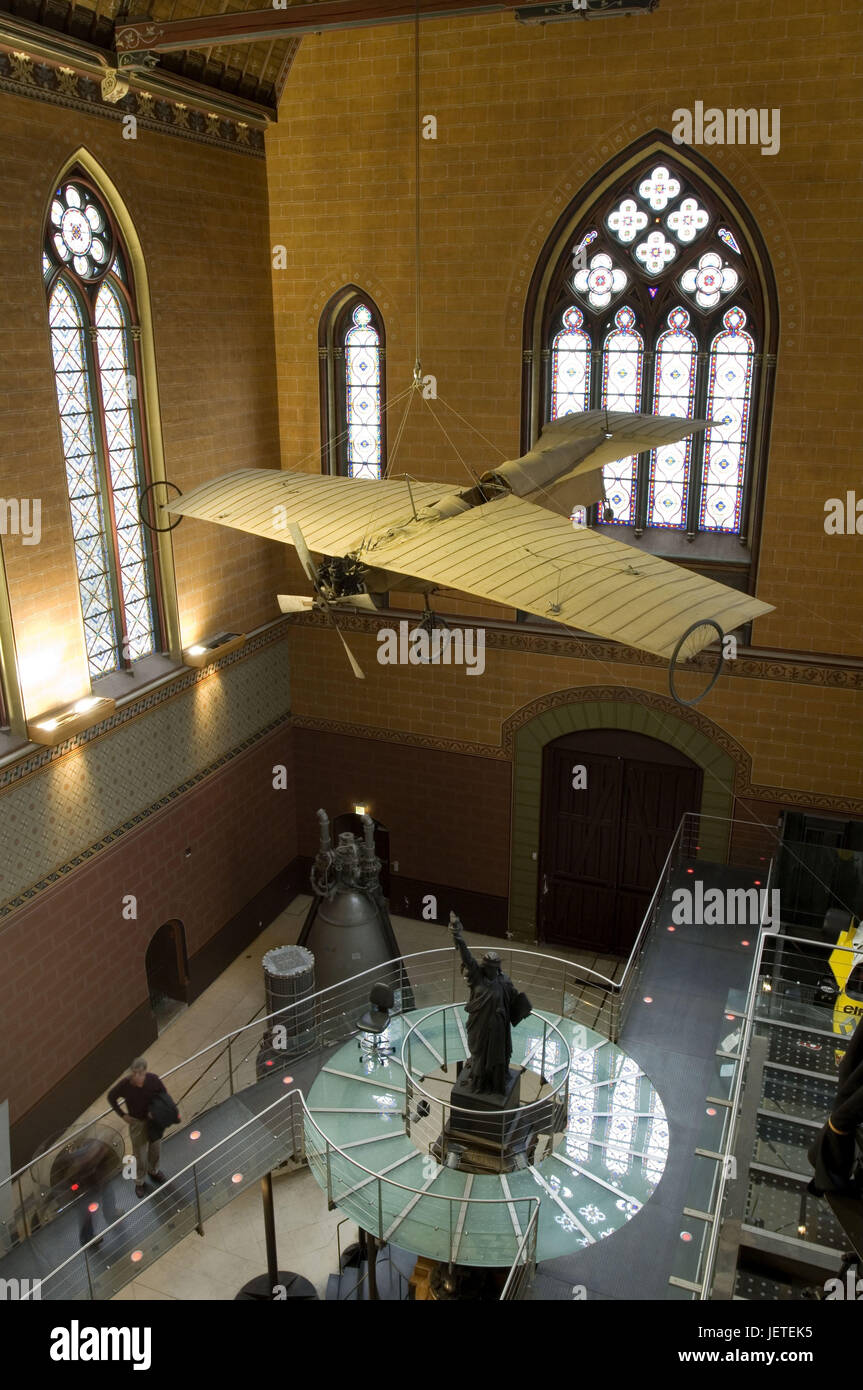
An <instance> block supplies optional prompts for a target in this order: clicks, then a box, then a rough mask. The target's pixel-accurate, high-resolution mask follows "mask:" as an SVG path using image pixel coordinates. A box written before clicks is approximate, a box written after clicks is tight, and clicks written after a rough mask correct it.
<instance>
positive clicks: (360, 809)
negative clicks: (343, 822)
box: [354, 801, 369, 816]
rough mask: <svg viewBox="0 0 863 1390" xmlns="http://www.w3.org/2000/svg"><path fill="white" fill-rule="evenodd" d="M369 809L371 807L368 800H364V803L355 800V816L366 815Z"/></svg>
mask: <svg viewBox="0 0 863 1390" xmlns="http://www.w3.org/2000/svg"><path fill="white" fill-rule="evenodd" d="M368 809H369V808H368V803H367V802H362V803H361V802H359V801H355V802H354V815H355V816H364V815H366V814H367V812H368Z"/></svg>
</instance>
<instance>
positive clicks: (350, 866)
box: [297, 811, 407, 1007]
mask: <svg viewBox="0 0 863 1390" xmlns="http://www.w3.org/2000/svg"><path fill="white" fill-rule="evenodd" d="M361 820H362V825H363V835H362V837H360V836H358V835H351V834H350V833H349V832H345V833H344V834H341V835H339V842H338V844H337V845H336V847H335V848H333V843H332V839H331V836H330V820H329V816H328V815H327V813H326V811H318V822H319V824H320V834H321V839H320V848H319V850H318V853H317V856H316V857H315V862H314V864H313V865H312V871H311V883H312V891H313V892H314V894H315V897H314V901H313V902H312V905H311V907H310V908H309V912H308V915H307V917H306V920H305V922H304V924H303V929H302V932H301V933H300V938H299V941H298V943H297V944H298V945H300V946H305V947H306V948H307V949H308V950H310V951H311V952H312V953H313V954H314V957H315V987H316V989H318V990H321V989H327V988H328V987H329V986H330V985H335V984H340V983H341V982H342V981H343V980H348V979H350V978H351V977H352V976H354V975H360V974H362V973H363V971H366V970H371V969H372V968H373V967H374V966H376V965H383V964H384V962H386V961H391V960H394V959H396V958H397V957H398V956H399V955H400V954H401V952H400V950H399V944H398V942H397V941H396V937H395V932H394V931H393V928H392V923H391V922H390V915H389V912H388V910H387V904H386V901H385V899H384V896H383V892H382V890H381V886H380V870H381V861H380V860H379V859H378V857H377V855H376V853H375V842H374V822H373V821H372V818H371V816H369V815H363V816H362V817H361ZM376 978H377V977H370V978H369V988H371V986H372V984H373V983H375V979H376ZM380 979H381V980H382V981H384V982H385V983H387V984H389V985H390V986H391V987H392V988H393V990H394V991H396V990H399V989H400V988H401V987H402V984H403V982H402V979H401V970H400V968H399V967H394V968H393V969H392V970H390V971H388V972H385V973H383V974H382V975H381V976H380ZM399 1002H401V1006H402V1007H407V1005H406V1003H405V1001H404V999H402V1000H400V1001H399Z"/></svg>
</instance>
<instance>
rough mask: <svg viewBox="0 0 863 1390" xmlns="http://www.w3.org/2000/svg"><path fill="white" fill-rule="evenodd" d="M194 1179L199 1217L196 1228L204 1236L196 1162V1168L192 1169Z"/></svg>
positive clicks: (196, 1213) (196, 1211) (196, 1208)
mask: <svg viewBox="0 0 863 1390" xmlns="http://www.w3.org/2000/svg"><path fill="white" fill-rule="evenodd" d="M192 1181H193V1183H194V1184H195V1215H196V1216H197V1218H198V1219H197V1221H196V1222H195V1229H196V1230H197V1232H198V1235H199V1236H202V1235H203V1234H204V1221H203V1218H202V1216H201V1194H200V1192H199V1191H198V1165H197V1164H195V1166H194V1168H193V1169H192Z"/></svg>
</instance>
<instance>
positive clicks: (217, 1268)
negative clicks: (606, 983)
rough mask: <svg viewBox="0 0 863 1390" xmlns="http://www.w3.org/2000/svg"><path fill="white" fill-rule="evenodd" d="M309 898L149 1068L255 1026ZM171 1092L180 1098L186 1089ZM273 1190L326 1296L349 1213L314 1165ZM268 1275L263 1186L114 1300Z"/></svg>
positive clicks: (425, 929) (408, 934) (290, 1251)
mask: <svg viewBox="0 0 863 1390" xmlns="http://www.w3.org/2000/svg"><path fill="white" fill-rule="evenodd" d="M309 902H310V899H309V898H308V897H307V896H304V895H301V896H299V897H297V898H295V899H294V901H293V902H292V903H291V905H290V906H289V907H288V908H287V909H286V910H285V911H284V912H283V913H282V914H281V916H279V917H278V918H276V920H275V921H274V922H272V923H271V924H270V926H269V927H267V929H266V930H265V931H264V932H262V933H261V935H260V936H259V937H258V938H257V939H256V940H255V941H254V942H253V943H252V944H251V945H250V946H249V947H248V948H247V949H246V950H245V951H244V952H243V953H242V955H240V956H238V957H237V959H236V960H235V961H234V962H233V964H232V965H230V966H229V967H228V969H227V970H225V971H224V972H223V974H222V975H220V976H219V978H218V979H217V980H215V981H214V983H213V984H212V985H211V986H210V988H209V989H207V990H205V992H204V993H203V994H202V995H201V996H200V997H199V998H198V999H197V1000H196V1001H195V1003H194V1004H193V1005H192V1006H191V1007H190V1008H188V1009H186V1010H184V1011H183V1012H182V1013H181V1014H180V1015H179V1016H178V1017H177V1018H175V1019H174V1020H173V1021H172V1022H171V1023H170V1024H169V1025H168V1026H167V1027H166V1028H165V1029H164V1031H163V1032H161V1033H160V1035H159V1037H158V1039H157V1040H156V1041H155V1042H154V1043H152V1045H151V1046H150V1048H149V1049H148V1051H147V1063H148V1065H149V1068H150V1070H151V1071H155V1072H158V1073H160V1074H164V1073H165V1072H166V1071H168V1070H169V1069H170V1068H171V1067H173V1066H176V1065H177V1064H178V1063H180V1062H182V1061H185V1060H186V1059H187V1058H191V1057H193V1055H194V1054H195V1053H197V1052H199V1051H200V1050H202V1049H204V1048H205V1047H207V1046H208V1045H209V1044H211V1043H213V1042H214V1041H215V1040H216V1039H218V1038H220V1037H223V1036H224V1035H226V1034H227V1033H230V1032H231V1031H232V1030H234V1029H236V1028H238V1027H241V1026H242V1025H243V1024H245V1023H248V1022H249V1021H250V1019H251V1018H252V1017H253V1016H254V1015H255V1014H256V1013H257V1012H258V1011H259V1010H260V1009H261V1008H262V1006H263V1003H264V983H263V971H262V968H261V957H262V956H263V954H264V952H265V951H267V950H269V949H270V948H271V947H272V946H279V945H285V944H290V943H291V942H294V941H296V939H297V937H298V935H299V932H300V929H301V927H302V923H303V919H304V917H305V914H306V911H307V908H308V906H309ZM393 926H394V928H395V932H396V936H397V938H398V942H399V946H400V947H401V950H402V952H403V954H404V955H410V954H411V953H413V952H415V951H424V950H429V949H432V948H434V947H441V946H448V945H449V943H450V937H449V934H448V933H447V932H446V930H445V928H443V927H441V926H439V925H435V924H434V923H429V922H416V921H411V920H409V919H408V918H404V917H395V918H394V919H393ZM467 941H468V944H469V945H470V946H471V947H472V948H473V949H477V948H482V947H497V948H498V949H501V948H502V947H504V946H505V943H503V942H501V941H499V940H497V939H496V938H493V937H484V936H476V935H474V934H472V933H470V932H468V933H467ZM513 944H515V943H513ZM535 949H537V950H539V951H540V952H541V953H542V954H549V955H557V956H561V957H563V958H565V959H568V960H572V961H578V962H579V963H581V964H583V965H586V966H589V967H590V968H592V969H594V970H596V971H599V972H600V973H602V974H604V975H607V976H608V977H610V978H614V976H615V974H619V973H620V970H621V968H622V963H621V962H620V961H618V960H616V959H615V958H612V957H597V956H595V955H593V954H592V953H579V952H574V951H566V950H563V949H561V948H559V947H554V948H553V949H551V950H548V951H545V950H543V948H535ZM516 983H517V984H519V983H520V984H522V985H523V986H525V987H527V988H529V986H530V981H529V979H527V978H524V979H521V980H518V979H517V980H516ZM130 1060H131V1059H130ZM205 1064H206V1061H205V1059H202V1061H201V1062H200V1063H199V1064H197V1065H196V1064H195V1063H190V1064H189V1065H188V1066H187V1067H186V1068H184V1071H183V1073H182V1076H183V1081H184V1084H188V1082H189V1081H190V1080H191V1078H192V1076H193V1075H194V1074H195V1073H196V1070H197V1069H203V1067H204V1065H205ZM174 1093H175V1094H179V1088H177V1090H176V1091H175V1092H174ZM104 1109H105V1100H104V1096H99V1097H97V1098H96V1099H95V1100H94V1102H93V1104H92V1106H90V1108H89V1110H88V1111H87V1112H86V1114H84V1115H82V1116H81V1117H80V1119H79V1121H78V1122H77V1123H76V1124H75V1125H74V1126H72V1127H71V1128H73V1129H77V1128H78V1127H79V1126H80V1125H81V1124H83V1123H85V1122H90V1121H92V1120H93V1119H95V1118H96V1117H97V1116H98V1115H99V1114H100V1113H101V1112H102V1111H103V1110H104ZM105 1123H108V1124H110V1125H111V1126H112V1127H114V1126H115V1125H116V1127H120V1122H119V1121H118V1120H115V1119H114V1117H113V1116H111V1115H109V1118H108V1120H107V1121H106V1122H105ZM273 1190H274V1198H275V1209H276V1233H277V1248H278V1257H279V1264H280V1267H281V1268H283V1269H285V1268H286V1269H291V1270H294V1271H296V1272H298V1273H300V1274H303V1275H305V1277H306V1278H308V1279H310V1280H311V1281H312V1283H313V1284H314V1285H315V1287H316V1289H317V1291H318V1294H319V1295H320V1296H321V1297H323V1296H324V1294H325V1292H326V1286H327V1277H328V1275H329V1274H331V1273H333V1272H335V1270H336V1269H337V1267H338V1257H337V1245H336V1227H337V1226H338V1224H339V1222H340V1221H341V1220H342V1219H343V1218H342V1215H341V1213H340V1212H339V1211H333V1212H328V1211H327V1206H326V1201H325V1199H324V1196H323V1194H322V1193H321V1191H320V1188H319V1187H318V1185H317V1183H316V1182H315V1180H314V1178H313V1177H312V1175H311V1173H310V1172H309V1171H308V1169H299V1170H297V1171H294V1172H292V1173H285V1174H277V1175H276V1176H275V1178H274V1182H273ZM341 1239H342V1248H344V1247H345V1246H346V1245H349V1244H350V1243H351V1242H352V1241H354V1240H356V1227H355V1226H353V1225H352V1224H351V1223H350V1222H346V1223H345V1225H344V1226H343V1227H342V1232H341ZM265 1271H266V1250H265V1245H264V1227H263V1217H262V1210H261V1196H260V1190H259V1188H257V1187H253V1188H250V1189H248V1190H247V1191H244V1192H242V1193H241V1194H240V1195H239V1196H238V1197H237V1198H236V1199H235V1201H234V1202H232V1203H231V1205H230V1206H229V1207H227V1208H226V1209H225V1210H223V1211H222V1212H221V1213H219V1215H217V1216H215V1217H213V1218H212V1219H211V1220H209V1221H208V1222H207V1224H206V1226H205V1228H204V1235H203V1236H199V1235H197V1233H193V1234H192V1235H189V1236H187V1237H186V1238H185V1239H184V1240H183V1241H181V1242H180V1243H179V1244H178V1245H177V1246H175V1247H174V1249H173V1250H171V1251H170V1252H169V1253H168V1254H167V1255H164V1256H163V1257H162V1258H161V1259H160V1260H159V1261H158V1262H157V1263H156V1264H155V1265H153V1266H152V1267H151V1268H149V1269H147V1271H146V1272H145V1273H144V1274H142V1275H141V1277H140V1278H139V1279H136V1280H135V1281H134V1282H133V1283H131V1284H129V1285H127V1286H126V1288H125V1289H123V1291H122V1292H121V1293H119V1294H118V1295H117V1298H119V1299H139V1300H148V1299H178V1300H187V1299H188V1300H191V1299H216V1300H219V1299H233V1298H234V1296H235V1295H236V1293H237V1292H238V1291H239V1289H240V1288H241V1287H242V1286H243V1284H244V1283H246V1281H247V1280H249V1279H251V1278H253V1277H255V1276H256V1275H259V1274H263V1273H265Z"/></svg>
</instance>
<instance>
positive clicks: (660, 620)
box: [360, 496, 772, 661]
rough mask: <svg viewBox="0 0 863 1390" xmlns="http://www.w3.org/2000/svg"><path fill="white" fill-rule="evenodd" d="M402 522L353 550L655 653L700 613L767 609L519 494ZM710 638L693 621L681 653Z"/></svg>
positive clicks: (737, 615)
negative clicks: (398, 530)
mask: <svg viewBox="0 0 863 1390" xmlns="http://www.w3.org/2000/svg"><path fill="white" fill-rule="evenodd" d="M408 530H409V534H406V535H404V534H403V535H400V536H398V537H397V538H395V539H394V540H393V541H392V542H390V543H389V544H383V545H380V544H378V545H375V546H374V548H373V549H370V550H369V551H368V552H363V551H361V552H360V559H364V560H366V562H367V563H372V564H374V565H377V566H380V567H381V568H384V569H387V570H394V571H399V572H401V573H403V574H410V575H414V576H415V577H416V578H418V579H423V580H426V581H427V582H430V583H434V584H436V585H438V586H442V587H446V588H451V589H458V590H461V591H462V592H465V593H469V594H475V595H476V596H477V597H478V598H484V599H489V600H491V601H492V602H494V603H500V604H504V605H506V606H507V607H512V608H521V609H525V610H526V611H527V612H529V613H534V614H536V616H537V617H540V618H551V619H553V620H554V621H555V622H558V623H564V624H566V625H568V626H571V627H576V628H581V629H583V630H584V631H586V632H590V633H594V634H595V635H596V636H598V637H605V638H607V639H610V640H612V641H615V642H622V643H624V644H625V645H627V646H631V647H637V648H639V649H640V650H642V651H647V652H652V653H653V654H654V655H655V656H659V657H665V658H668V657H670V656H671V655H672V654H673V652H674V648H675V645H676V643H677V641H678V639H679V638H680V637H681V636H682V635H683V633H684V632H685V631H686V630H687V628H689V627H690V626H691V625H692V624H693V623H695V622H698V621H700V620H702V619H706V618H711V619H713V621H714V622H716V623H718V624H719V626H720V628H721V629H722V631H723V633H726V632H731V631H733V630H734V628H737V627H739V626H740V625H741V624H742V623H746V622H749V620H750V619H752V618H756V617H758V616H760V615H761V614H763V613H769V612H771V611H772V605H771V604H769V603H762V602H761V601H760V600H759V599H755V598H752V597H751V596H750V595H749V594H744V593H741V592H740V591H739V590H737V589H730V588H728V587H727V586H726V585H724V584H718V583H717V582H716V581H715V580H712V579H703V578H702V577H701V576H700V575H697V574H694V573H693V572H692V571H691V570H687V569H684V568H683V567H682V566H680V565H673V564H671V563H670V562H669V561H667V560H660V559H658V558H657V557H656V556H654V555H648V554H646V553H644V552H643V551H639V550H636V548H635V547H634V546H631V545H626V544H624V543H623V542H621V541H615V540H612V539H610V538H609V537H608V536H606V535H604V534H603V533H601V532H598V531H593V530H589V529H588V528H586V527H577V526H573V525H572V523H571V522H570V521H569V520H568V519H567V518H565V517H561V516H554V515H552V514H551V513H549V512H546V511H544V510H543V509H541V508H538V507H536V506H534V505H533V504H532V503H530V502H526V501H524V500H523V499H521V498H517V497H511V496H510V497H501V498H498V499H497V500H495V501H493V502H488V503H486V504H485V505H484V506H479V507H474V508H473V509H472V510H470V511H466V512H462V513H460V514H459V515H457V516H453V517H450V518H449V519H448V520H447V521H446V522H444V523H443V524H441V525H439V526H433V527H427V528H423V527H416V528H408ZM715 640H716V634H715V633H714V632H713V631H711V629H709V628H702V629H699V631H698V632H695V633H693V635H692V637H690V638H689V639H688V640H687V642H686V643H685V644H684V646H683V648H682V649H681V652H680V654H679V656H680V660H684V661H685V660H686V659H687V657H690V656H693V655H694V654H695V653H696V652H697V651H700V650H701V648H702V647H704V646H707V645H709V643H710V642H713V641H715Z"/></svg>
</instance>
